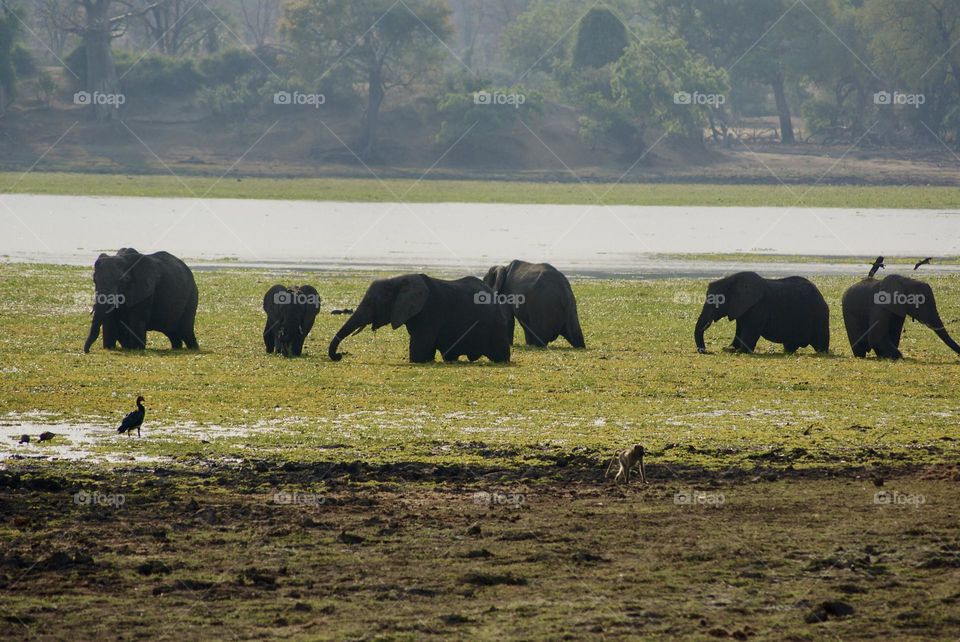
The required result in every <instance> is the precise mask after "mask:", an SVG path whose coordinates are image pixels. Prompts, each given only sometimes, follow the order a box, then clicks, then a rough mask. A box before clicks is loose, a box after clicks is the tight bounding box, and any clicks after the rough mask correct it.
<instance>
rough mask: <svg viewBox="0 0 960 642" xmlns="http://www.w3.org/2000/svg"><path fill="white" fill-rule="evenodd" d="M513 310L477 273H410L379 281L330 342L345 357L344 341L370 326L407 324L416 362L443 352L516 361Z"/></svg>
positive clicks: (446, 356)
mask: <svg viewBox="0 0 960 642" xmlns="http://www.w3.org/2000/svg"><path fill="white" fill-rule="evenodd" d="M510 318H511V317H510V312H509V310H507V308H506V306H504V305H501V304H498V303H497V302H496V301H495V300H494V297H493V292H492V291H491V290H490V288H488V287H487V286H485V285H484V284H483V281H481V280H480V279H478V278H476V277H472V276H470V277H466V278H463V279H457V280H456V281H444V280H441V279H434V278H432V277H429V276H427V275H425V274H407V275H405V276H397V277H394V278H392V279H382V280H379V281H374V282H373V283H371V284H370V287H369V288H367V292H366V294H365V295H364V296H363V300H362V301H360V304H359V305H358V306H357V308H356V310H355V311H354V313H353V314H352V315H351V316H350V318H349V319H347V321H346V323H344V324H343V327H342V328H340V330H338V331H337V334H336V335H335V336H334V337H333V340H332V341H331V342H330V347H329V349H328V354H329V355H330V358H331V359H332V360H334V361H340V359H341V358H342V357H343V355H342V354H340V353H338V352H337V349H338V348H339V346H340V342H341V341H343V340H344V339H345V338H346V337H348V336H350V335H351V334H357V333H358V332H360V331H361V330H363V328H365V327H366V326H368V325H369V326H372V328H373V330H376V329H377V328H380V327H383V326H385V325H388V324H389V325H390V326H391V327H393V329H394V330H396V329H397V328H399V327H400V326H402V325H405V326H406V327H407V332H408V333H409V334H410V361H411V362H413V363H427V362H431V361H433V360H434V358H435V357H436V353H437V352H440V355H441V356H442V358H443V360H444V361H456V360H457V359H459V358H460V357H461V356H466V357H467V358H468V359H470V361H476V360H477V359H479V358H480V357H482V356H483V357H487V358H488V359H490V360H491V361H496V362H505V361H509V360H510V327H509V326H510Z"/></svg>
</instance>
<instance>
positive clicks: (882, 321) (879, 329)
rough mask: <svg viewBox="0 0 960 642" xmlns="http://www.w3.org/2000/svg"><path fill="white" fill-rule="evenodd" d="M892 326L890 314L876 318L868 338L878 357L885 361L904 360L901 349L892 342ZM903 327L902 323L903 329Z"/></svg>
mask: <svg viewBox="0 0 960 642" xmlns="http://www.w3.org/2000/svg"><path fill="white" fill-rule="evenodd" d="M890 325H891V318H890V316H889V315H888V314H883V315H880V316H878V317H875V318H874V322H873V324H872V325H871V326H870V332H869V333H868V335H867V336H868V339H869V341H870V345H871V346H872V347H873V349H874V350H875V351H876V353H877V356H878V357H880V358H883V359H901V358H903V354H902V353H901V352H900V348H898V347H897V346H895V345H894V344H893V342H892V341H891V340H890ZM902 327H903V326H902V321H901V328H902Z"/></svg>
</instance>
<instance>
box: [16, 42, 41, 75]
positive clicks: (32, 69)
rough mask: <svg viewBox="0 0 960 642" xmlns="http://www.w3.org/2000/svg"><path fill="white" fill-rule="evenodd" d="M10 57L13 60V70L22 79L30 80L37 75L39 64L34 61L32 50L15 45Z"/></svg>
mask: <svg viewBox="0 0 960 642" xmlns="http://www.w3.org/2000/svg"><path fill="white" fill-rule="evenodd" d="M10 57H11V58H12V59H13V68H14V69H15V70H16V71H17V76H19V77H20V78H28V77H30V76H33V75H34V74H36V73H37V62H36V61H35V60H34V59H33V54H31V53H30V50H29V49H27V48H26V47H24V46H23V45H21V44H18V45H15V46H14V48H13V51H11V52H10Z"/></svg>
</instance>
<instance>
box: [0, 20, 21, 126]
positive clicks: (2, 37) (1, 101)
mask: <svg viewBox="0 0 960 642" xmlns="http://www.w3.org/2000/svg"><path fill="white" fill-rule="evenodd" d="M19 33H20V17H19V16H18V15H17V14H16V10H15V9H13V8H11V7H10V6H8V5H6V4H4V5H3V9H2V11H0V114H3V113H4V112H5V111H6V108H7V105H9V104H10V103H12V102H13V99H14V97H15V96H16V83H17V71H16V67H15V65H14V60H13V55H14V49H15V47H16V44H17V36H18V35H19Z"/></svg>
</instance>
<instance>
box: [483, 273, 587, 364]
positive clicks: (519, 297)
mask: <svg viewBox="0 0 960 642" xmlns="http://www.w3.org/2000/svg"><path fill="white" fill-rule="evenodd" d="M483 282H484V283H486V284H487V286H488V287H489V288H491V289H492V290H493V291H494V292H495V293H496V294H497V297H498V298H499V299H501V300H504V301H506V302H507V305H509V306H510V308H511V310H512V311H513V316H514V318H515V319H516V320H517V321H519V322H520V327H522V328H523V332H524V336H525V338H526V342H527V345H531V346H540V347H544V346H546V345H547V344H548V343H551V342H552V341H555V340H556V339H557V337H560V336H562V337H563V338H564V339H566V340H567V341H568V342H569V343H570V345H572V346H573V347H574V348H586V347H587V346H586V343H585V342H584V340H583V330H582V329H581V328H580V318H579V316H578V315H577V299H576V297H575V296H574V295H573V288H571V287H570V282H569V281H568V280H567V277H566V276H564V275H563V273H562V272H560V271H559V270H558V269H557V268H555V267H553V266H552V265H550V264H549V263H527V262H526V261H519V260H516V261H512V262H511V263H510V264H509V265H497V266H494V267H492V268H490V269H489V270H488V271H487V274H486V276H485V277H483ZM513 329H514V328H513V324H512V323H511V328H510V340H511V342H512V341H513Z"/></svg>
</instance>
